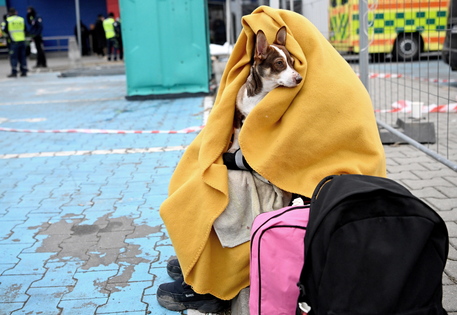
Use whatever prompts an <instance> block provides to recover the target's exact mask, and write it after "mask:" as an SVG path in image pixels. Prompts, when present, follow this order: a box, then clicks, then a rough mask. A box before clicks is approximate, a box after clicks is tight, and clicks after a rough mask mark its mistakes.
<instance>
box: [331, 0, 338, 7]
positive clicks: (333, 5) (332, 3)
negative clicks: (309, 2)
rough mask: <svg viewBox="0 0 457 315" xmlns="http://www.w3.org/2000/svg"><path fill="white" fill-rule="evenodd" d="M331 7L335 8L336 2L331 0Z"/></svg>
mask: <svg viewBox="0 0 457 315" xmlns="http://www.w3.org/2000/svg"><path fill="white" fill-rule="evenodd" d="M331 5H332V7H333V8H334V7H336V5H337V3H336V0H331Z"/></svg>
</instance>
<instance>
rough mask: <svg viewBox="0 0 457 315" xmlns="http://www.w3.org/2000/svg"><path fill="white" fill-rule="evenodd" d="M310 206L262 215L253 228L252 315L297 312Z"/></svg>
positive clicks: (250, 300)
mask: <svg viewBox="0 0 457 315" xmlns="http://www.w3.org/2000/svg"><path fill="white" fill-rule="evenodd" d="M308 218H309V205H304V206H289V207H285V208H282V209H279V210H275V211H271V212H265V213H262V214H260V215H258V216H257V217H256V218H255V219H254V222H253V225H252V229H251V263H250V264H251V266H250V281H251V289H250V290H251V292H250V297H249V309H250V313H251V315H291V314H295V310H296V308H297V300H298V294H299V291H298V286H297V283H298V280H299V278H300V273H301V270H302V268H303V263H304V259H305V257H304V256H305V249H304V247H305V241H304V239H305V233H306V226H307V224H308Z"/></svg>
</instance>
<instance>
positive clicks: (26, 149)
mask: <svg viewBox="0 0 457 315" xmlns="http://www.w3.org/2000/svg"><path fill="white" fill-rule="evenodd" d="M0 89H1V91H2V96H1V98H0V128H13V129H33V130H62V129H73V128H93V129H110V130H112V129H115V130H179V129H183V128H186V127H190V126H198V125H201V124H202V111H203V107H202V105H203V98H186V99H177V100H153V101H152V100H151V101H136V102H128V101H126V100H125V99H124V97H125V93H126V88H125V76H122V75H121V76H105V77H77V78H58V77H57V74H56V73H48V74H32V75H31V76H29V77H27V78H25V79H22V78H21V79H16V80H7V79H2V80H0ZM195 136H196V133H191V134H83V133H25V132H5V131H0V253H1V254H0V297H1V298H0V315H4V314H46V315H51V314H71V315H76V314H84V315H87V314H125V313H127V314H147V313H149V314H177V313H176V312H169V311H166V310H165V309H163V308H161V307H160V306H159V305H158V304H157V302H156V297H155V293H156V290H157V286H158V285H159V284H160V283H162V282H165V281H170V278H169V277H168V276H167V274H166V269H165V265H166V261H167V260H168V259H169V257H170V256H172V255H174V252H173V248H172V246H171V243H170V241H169V239H168V237H167V234H166V231H165V228H164V225H163V223H162V221H161V219H160V217H159V213H158V209H159V206H160V204H161V203H162V201H163V200H164V199H165V197H166V194H167V186H168V181H169V179H170V176H171V174H172V172H173V169H174V168H175V166H176V164H177V162H178V160H179V158H180V157H181V155H182V153H183V146H186V145H188V144H189V143H190V142H191V141H192V139H193V138H194V137H195ZM163 148H169V151H166V150H164V149H163ZM134 149H135V150H134ZM148 150H149V151H148Z"/></svg>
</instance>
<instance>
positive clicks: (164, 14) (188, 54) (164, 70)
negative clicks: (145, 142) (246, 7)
mask: <svg viewBox="0 0 457 315" xmlns="http://www.w3.org/2000/svg"><path fill="white" fill-rule="evenodd" d="M120 12H121V18H122V20H121V28H122V39H123V47H124V61H125V70H126V77H127V96H126V98H127V99H131V100H133V99H143V98H169V97H171V98H173V97H183V96H192V95H201V94H207V93H208V92H209V86H210V78H211V59H210V53H209V34H208V8H207V3H206V0H185V1H183V0H152V1H151V0H120Z"/></svg>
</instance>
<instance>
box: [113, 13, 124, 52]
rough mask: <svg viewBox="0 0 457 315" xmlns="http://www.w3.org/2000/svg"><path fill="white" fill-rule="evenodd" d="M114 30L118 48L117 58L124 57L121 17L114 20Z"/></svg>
mask: <svg viewBox="0 0 457 315" xmlns="http://www.w3.org/2000/svg"><path fill="white" fill-rule="evenodd" d="M114 31H115V32H116V39H117V46H118V47H117V48H118V49H119V60H123V59H124V46H123V44H122V31H121V19H120V18H117V19H116V22H114Z"/></svg>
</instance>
